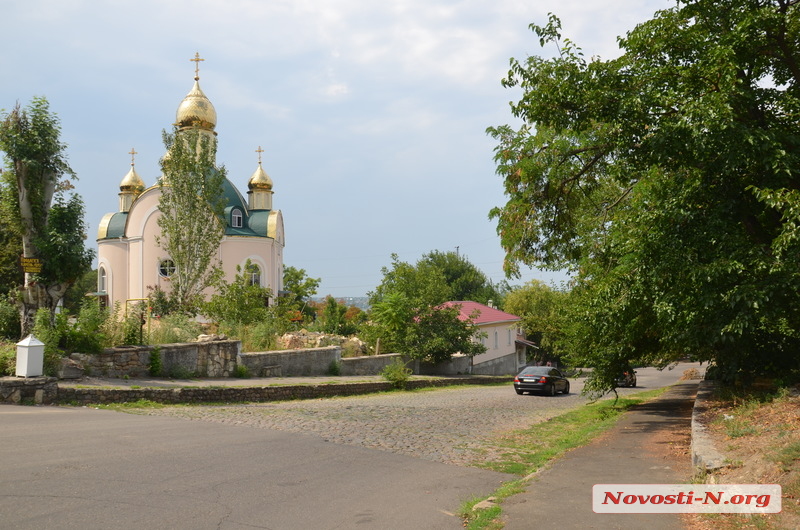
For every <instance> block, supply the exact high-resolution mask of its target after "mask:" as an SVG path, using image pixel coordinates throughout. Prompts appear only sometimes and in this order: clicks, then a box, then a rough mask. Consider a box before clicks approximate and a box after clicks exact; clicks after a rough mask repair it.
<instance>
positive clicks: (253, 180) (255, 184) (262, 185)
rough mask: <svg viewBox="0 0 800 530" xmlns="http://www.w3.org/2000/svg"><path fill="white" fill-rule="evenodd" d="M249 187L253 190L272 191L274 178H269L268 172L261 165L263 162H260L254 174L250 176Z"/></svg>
mask: <svg viewBox="0 0 800 530" xmlns="http://www.w3.org/2000/svg"><path fill="white" fill-rule="evenodd" d="M247 187H248V188H249V189H251V190H268V191H272V179H271V178H269V175H267V172H266V171H264V168H263V167H261V162H259V163H258V169H256V170H255V172H254V173H253V176H252V177H250V180H249V181H248V183H247Z"/></svg>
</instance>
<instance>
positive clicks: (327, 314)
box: [322, 295, 349, 335]
mask: <svg viewBox="0 0 800 530" xmlns="http://www.w3.org/2000/svg"><path fill="white" fill-rule="evenodd" d="M346 312H347V306H346V305H344V304H342V303H339V301H338V300H336V298H334V297H332V296H330V295H329V296H328V297H326V298H325V306H324V307H323V309H322V330H323V331H324V332H325V333H332V334H335V335H349V333H346V331H349V330H348V329H345V328H346V327H347V325H346V324H347V323H346V321H345V319H344V314H345V313H346Z"/></svg>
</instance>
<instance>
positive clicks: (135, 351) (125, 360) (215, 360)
mask: <svg viewBox="0 0 800 530" xmlns="http://www.w3.org/2000/svg"><path fill="white" fill-rule="evenodd" d="M156 348H158V351H159V355H160V356H161V372H162V373H163V374H165V375H181V376H188V375H193V376H197V377H231V376H232V375H233V374H234V371H235V369H236V359H237V357H238V355H239V350H240V348H241V343H240V342H239V341H237V340H215V341H208V342H186V343H178V344H163V345H161V346H120V347H117V348H109V349H107V350H105V351H103V352H102V353H96V354H87V353H73V354H72V355H70V359H72V360H74V361H77V362H79V363H81V364H82V365H83V368H84V372H85V373H86V375H92V376H102V377H124V376H128V377H146V376H148V375H149V366H150V355H151V354H152V352H153V350H154V349H156Z"/></svg>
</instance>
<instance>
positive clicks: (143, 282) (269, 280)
mask: <svg viewBox="0 0 800 530" xmlns="http://www.w3.org/2000/svg"><path fill="white" fill-rule="evenodd" d="M202 60H203V59H200V57H199V54H197V55H195V58H194V59H192V61H195V64H196V65H199V61H202ZM176 125H177V127H178V131H179V132H180V130H183V129H188V128H195V129H199V130H200V131H201V132H202V133H204V134H208V135H210V136H212V137H213V139H214V141H216V136H217V133H216V131H215V130H214V129H215V127H216V125H217V113H216V110H215V109H214V106H213V105H212V104H211V101H210V100H209V99H208V98H207V97H206V95H205V94H204V93H203V91H202V90H201V89H200V77H199V68H197V67H195V77H194V86H193V87H192V89H191V90H190V91H189V93H188V94H187V95H186V97H185V98H183V101H181V103H180V105H178V110H177V116H176ZM256 152H257V153H258V167H257V168H256V170H255V172H254V173H253V174H252V176H251V177H250V179H249V181H248V182H247V187H248V190H249V191H248V192H247V199H245V198H244V197H243V196H242V194H241V193H240V192H239V190H237V189H236V187H235V186H234V185H233V183H232V182H230V180H228V179H227V178H226V179H225V181H224V183H223V194H224V202H225V209H224V216H223V218H222V219H220V222H222V223H223V224H224V228H225V235H224V237H223V239H222V242H221V244H220V246H219V249H218V250H217V255H216V256H215V257H216V258H217V259H218V261H219V262H220V263H221V266H222V269H223V271H224V274H225V280H226V281H228V282H231V281H233V279H234V276H235V275H236V268H237V266H239V267H241V269H242V270H244V268H245V264H246V262H247V260H250V262H251V264H252V266H251V268H250V269H249V270H248V273H249V274H250V280H251V281H252V282H254V283H257V284H259V285H262V286H264V287H268V288H269V289H271V291H272V293H273V296H277V294H278V293H279V292H280V291H281V289H282V288H283V248H284V244H285V241H284V231H283V216H282V215H281V212H280V210H275V209H273V206H272V194H273V192H272V179H270V177H269V175H267V173H266V172H265V171H264V168H263V167H262V165H261V153H262V150H261V148H260V147H259V148H258V149H257V151H256ZM130 154H131V168H130V170H129V171H128V173H127V174H126V175H125V176H124V177H123V178H122V181H121V182H120V185H119V190H120V191H119V211H117V212H114V213H109V214H106V215H105V216H104V217H103V219H102V220H101V221H100V226H99V228H98V233H97V255H98V269H97V273H98V291H99V293H100V296H101V298H102V299H103V301H104V302H105V303H106V304H108V305H110V306H113V305H114V304H116V303H119V304H120V305H121V306H122V307H123V308H124V307H125V305H126V304H127V303H128V302H129V301H134V300H141V299H144V298H147V297H148V296H149V295H150V293H151V292H152V290H153V289H154V288H160V289H161V290H163V291H165V292H169V291H170V276H171V275H172V274H173V273H174V272H175V264H174V263H173V261H172V259H171V257H170V256H168V255H167V254H166V253H165V251H164V250H163V249H162V248H161V247H159V245H158V244H157V242H156V240H157V238H158V236H159V235H160V233H161V229H160V227H159V226H158V218H159V216H160V215H161V214H160V212H159V197H160V196H161V193H162V191H161V186H160V185H159V183H155V184H154V185H152V186H150V187H146V185H145V183H144V181H143V180H142V178H141V177H140V176H139V174H138V173H137V172H136V169H135V159H134V158H133V155H135V154H136V153H135V151H134V150H131V153H130ZM165 185H168V184H165ZM209 294H210V293H209V292H206V295H209Z"/></svg>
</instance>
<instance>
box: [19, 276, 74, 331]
mask: <svg viewBox="0 0 800 530" xmlns="http://www.w3.org/2000/svg"><path fill="white" fill-rule="evenodd" d="M30 277H31V274H25V286H24V287H23V288H22V289H20V291H19V311H20V314H19V316H20V327H21V330H20V331H21V336H22V337H23V338H24V337H27V336H28V335H30V333H31V332H32V331H33V326H34V324H35V322H36V312H37V311H38V310H39V308H46V309H47V310H49V311H50V321H51V323H52V322H53V321H54V320H55V312H56V306H58V302H59V301H60V300H61V299H62V298H63V297H64V293H66V292H67V289H68V288H69V284H67V283H56V284H53V285H49V286H48V285H45V284H42V283H39V282H36V281H31V280H30Z"/></svg>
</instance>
